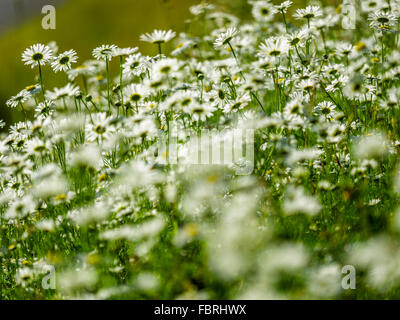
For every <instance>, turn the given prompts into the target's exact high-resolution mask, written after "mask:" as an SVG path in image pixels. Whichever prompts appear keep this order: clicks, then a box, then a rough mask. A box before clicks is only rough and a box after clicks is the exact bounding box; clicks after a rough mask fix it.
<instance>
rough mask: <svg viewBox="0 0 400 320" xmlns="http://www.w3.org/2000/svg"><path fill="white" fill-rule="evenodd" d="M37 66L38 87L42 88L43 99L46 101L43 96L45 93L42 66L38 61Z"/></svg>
mask: <svg viewBox="0 0 400 320" xmlns="http://www.w3.org/2000/svg"><path fill="white" fill-rule="evenodd" d="M38 67H39V78H40V88H41V89H42V95H43V100H44V101H46V98H45V95H44V86H43V76H42V66H41V65H40V61H38Z"/></svg>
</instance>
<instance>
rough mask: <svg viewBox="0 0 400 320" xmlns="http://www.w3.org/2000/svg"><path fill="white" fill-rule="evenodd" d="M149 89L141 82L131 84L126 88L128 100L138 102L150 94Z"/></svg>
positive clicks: (125, 93)
mask: <svg viewBox="0 0 400 320" xmlns="http://www.w3.org/2000/svg"><path fill="white" fill-rule="evenodd" d="M148 93H149V92H148V89H147V88H146V87H145V86H143V85H141V84H130V85H128V86H126V87H125V88H124V96H125V98H126V101H129V102H131V103H134V104H137V103H138V102H139V101H141V100H143V99H144V98H145V97H146V96H147V95H148Z"/></svg>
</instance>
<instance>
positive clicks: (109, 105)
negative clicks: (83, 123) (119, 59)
mask: <svg viewBox="0 0 400 320" xmlns="http://www.w3.org/2000/svg"><path fill="white" fill-rule="evenodd" d="M108 64H109V61H108V59H107V58H106V72H107V100H108V112H109V113H110V114H111V101H110V71H109V66H108Z"/></svg>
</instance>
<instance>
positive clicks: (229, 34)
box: [214, 27, 238, 48]
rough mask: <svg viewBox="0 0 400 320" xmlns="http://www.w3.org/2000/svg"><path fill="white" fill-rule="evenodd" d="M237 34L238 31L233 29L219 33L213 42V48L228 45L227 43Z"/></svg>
mask: <svg viewBox="0 0 400 320" xmlns="http://www.w3.org/2000/svg"><path fill="white" fill-rule="evenodd" d="M237 34H238V30H237V29H236V28H235V27H231V28H229V29H228V30H226V31H225V32H223V33H221V34H220V35H219V36H218V38H217V39H216V40H215V41H214V47H215V48H218V47H222V46H223V45H226V44H229V42H230V41H231V40H232V39H233V37H235V36H236V35H237Z"/></svg>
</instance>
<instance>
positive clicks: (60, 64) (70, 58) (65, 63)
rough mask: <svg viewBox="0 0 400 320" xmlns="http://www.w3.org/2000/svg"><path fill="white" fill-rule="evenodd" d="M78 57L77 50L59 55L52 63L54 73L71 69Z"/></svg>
mask: <svg viewBox="0 0 400 320" xmlns="http://www.w3.org/2000/svg"><path fill="white" fill-rule="evenodd" d="M77 60H78V56H77V54H76V51H75V50H69V51H65V52H63V53H61V54H59V55H58V56H57V57H56V58H55V59H54V61H53V62H52V63H51V67H52V68H53V70H54V72H58V71H67V70H70V69H71V64H72V63H76V61H77Z"/></svg>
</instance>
